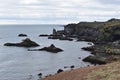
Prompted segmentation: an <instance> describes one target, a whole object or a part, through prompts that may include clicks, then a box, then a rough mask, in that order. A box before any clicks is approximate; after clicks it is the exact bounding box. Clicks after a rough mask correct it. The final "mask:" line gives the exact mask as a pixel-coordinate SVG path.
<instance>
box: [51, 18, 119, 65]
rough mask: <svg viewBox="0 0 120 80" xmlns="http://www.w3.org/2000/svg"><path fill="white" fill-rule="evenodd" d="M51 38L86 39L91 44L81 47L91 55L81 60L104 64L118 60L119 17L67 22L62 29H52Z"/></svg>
mask: <svg viewBox="0 0 120 80" xmlns="http://www.w3.org/2000/svg"><path fill="white" fill-rule="evenodd" d="M52 35H53V36H52V37H51V39H59V40H61V39H62V38H64V39H65V40H70V39H73V38H75V39H77V41H88V42H92V43H94V45H93V46H90V47H85V48H82V49H83V50H87V51H90V52H91V54H92V55H91V56H88V57H86V58H85V59H83V61H86V62H91V63H94V64H106V63H110V62H113V61H117V60H120V58H119V56H120V19H115V18H113V19H110V20H108V21H105V22H97V21H95V22H80V23H78V24H68V25H65V26H64V30H61V31H57V30H55V29H53V34H52Z"/></svg>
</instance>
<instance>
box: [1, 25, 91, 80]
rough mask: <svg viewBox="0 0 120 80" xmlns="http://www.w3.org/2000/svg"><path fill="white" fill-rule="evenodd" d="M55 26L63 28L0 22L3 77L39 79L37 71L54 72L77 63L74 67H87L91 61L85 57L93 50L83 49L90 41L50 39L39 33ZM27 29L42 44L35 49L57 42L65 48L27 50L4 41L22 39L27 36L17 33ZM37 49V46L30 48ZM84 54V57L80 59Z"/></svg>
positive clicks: (60, 46)
mask: <svg viewBox="0 0 120 80" xmlns="http://www.w3.org/2000/svg"><path fill="white" fill-rule="evenodd" d="M53 28H55V29H57V30H63V29H64V27H63V25H0V80H37V79H38V76H37V74H38V73H43V76H46V75H48V74H55V73H56V72H57V70H58V69H63V70H70V68H67V69H64V66H71V65H75V68H80V67H85V66H87V65H89V63H85V62H83V61H82V59H83V58H85V57H86V56H88V55H90V52H87V51H83V50H81V48H82V47H86V46H89V45H88V42H76V40H74V41H60V40H51V39H48V38H47V37H38V36H39V35H40V34H51V33H52V30H53ZM20 33H24V34H27V35H28V38H30V39H31V40H33V41H35V42H37V43H38V44H40V46H39V47H35V48H36V49H39V48H42V47H46V46H49V45H51V44H54V45H55V46H56V47H59V48H61V49H63V50H64V51H63V52H59V53H56V54H55V53H54V54H53V53H50V52H46V51H28V49H29V48H24V47H7V46H4V43H7V42H11V43H16V42H21V41H22V40H23V39H25V38H26V37H18V34H20ZM31 49H34V48H31ZM78 57H81V59H78Z"/></svg>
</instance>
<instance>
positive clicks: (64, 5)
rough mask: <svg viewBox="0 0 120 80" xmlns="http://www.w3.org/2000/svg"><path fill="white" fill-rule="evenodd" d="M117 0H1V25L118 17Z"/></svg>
mask: <svg viewBox="0 0 120 80" xmlns="http://www.w3.org/2000/svg"><path fill="white" fill-rule="evenodd" d="M119 14H120V0H0V24H68V23H78V22H80V21H106V20H108V19H110V18H120V15H119Z"/></svg>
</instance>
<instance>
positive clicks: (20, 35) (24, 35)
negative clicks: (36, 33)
mask: <svg viewBox="0 0 120 80" xmlns="http://www.w3.org/2000/svg"><path fill="white" fill-rule="evenodd" d="M18 37H27V34H19V35H18Z"/></svg>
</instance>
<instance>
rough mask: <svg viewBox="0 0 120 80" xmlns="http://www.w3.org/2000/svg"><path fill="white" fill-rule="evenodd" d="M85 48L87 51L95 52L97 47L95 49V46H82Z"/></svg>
mask: <svg viewBox="0 0 120 80" xmlns="http://www.w3.org/2000/svg"><path fill="white" fill-rule="evenodd" d="M82 49H83V50H86V51H91V52H93V51H94V50H95V49H94V46H91V47H83V48H82Z"/></svg>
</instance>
